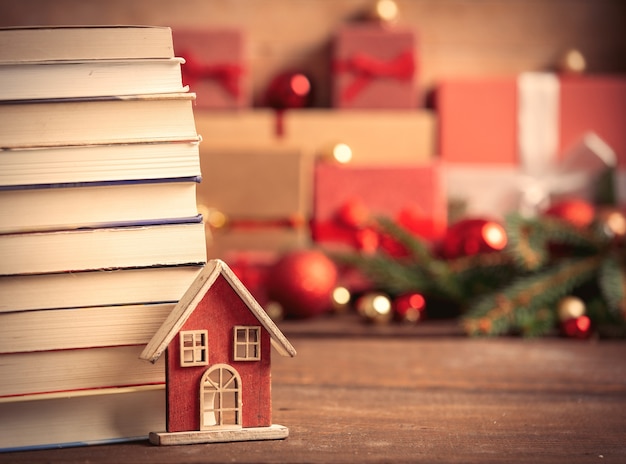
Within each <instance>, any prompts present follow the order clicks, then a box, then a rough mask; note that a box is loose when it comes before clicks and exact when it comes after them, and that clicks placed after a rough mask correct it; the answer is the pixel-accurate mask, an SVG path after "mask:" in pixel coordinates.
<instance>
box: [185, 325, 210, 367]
mask: <svg viewBox="0 0 626 464" xmlns="http://www.w3.org/2000/svg"><path fill="white" fill-rule="evenodd" d="M179 338H180V366H181V367H193V366H208V365H209V333H208V331H207V330H183V331H181V332H180V333H179ZM188 341H190V342H191V345H188V344H187V342H188Z"/></svg>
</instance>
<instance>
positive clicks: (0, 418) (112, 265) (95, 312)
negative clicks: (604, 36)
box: [0, 27, 206, 451]
mask: <svg viewBox="0 0 626 464" xmlns="http://www.w3.org/2000/svg"><path fill="white" fill-rule="evenodd" d="M173 50H174V49H173V43H172V34H171V30H170V29H169V28H164V27H52V28H35V27H34V28H7V29H0V147H1V151H0V257H1V259H0V449H1V450H5V451H6V450H14V449H23V448H37V447H52V446H55V447H56V446H63V445H78V444H88V443H102V442H111V441H119V440H129V439H144V438H146V437H147V435H148V433H149V432H150V431H151V430H160V429H163V428H164V426H165V399H164V398H165V394H164V389H165V378H164V376H165V374H164V369H163V366H162V365H161V364H158V363H157V364H156V365H151V364H149V363H145V362H144V361H140V360H139V354H140V352H141V351H142V349H143V346H144V345H145V344H146V343H147V342H148V341H149V340H150V338H151V337H152V335H153V334H154V332H155V331H156V330H157V329H158V328H159V327H160V325H161V323H162V322H163V321H164V320H165V318H166V316H167V315H168V314H169V312H170V311H171V309H172V308H173V307H174V305H175V304H176V302H177V301H178V300H179V299H180V297H181V296H182V295H183V293H184V292H185V291H186V290H187V288H188V287H189V285H190V284H191V282H192V281H193V280H194V278H195V277H196V276H197V274H198V273H199V272H200V270H201V269H202V266H203V265H204V264H205V263H206V242H205V233H204V225H203V223H202V217H201V216H200V215H199V214H198V210H197V207H196V185H197V183H198V182H199V181H200V159H199V150H198V144H199V142H200V138H199V136H198V134H197V132H196V126H195V123H194V116H193V102H194V97H195V96H194V94H192V93H189V92H188V88H186V87H183V85H182V77H181V65H182V64H183V63H184V62H183V60H181V59H179V58H176V57H175V56H174V52H173Z"/></svg>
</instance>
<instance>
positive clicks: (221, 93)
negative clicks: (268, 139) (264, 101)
mask: <svg viewBox="0 0 626 464" xmlns="http://www.w3.org/2000/svg"><path fill="white" fill-rule="evenodd" d="M172 35H173V38H174V51H175V53H176V55H177V56H181V57H183V58H184V59H185V64H184V65H183V66H182V74H183V84H185V85H189V88H190V90H191V91H192V92H195V93H196V96H197V97H196V107H197V108H207V109H237V108H245V107H249V106H250V105H251V103H250V102H251V97H250V89H249V76H248V69H247V67H246V64H247V63H246V56H245V53H246V52H245V43H244V42H245V39H244V34H243V32H242V31H240V30H238V29H202V30H187V29H183V30H174V31H173V32H172Z"/></svg>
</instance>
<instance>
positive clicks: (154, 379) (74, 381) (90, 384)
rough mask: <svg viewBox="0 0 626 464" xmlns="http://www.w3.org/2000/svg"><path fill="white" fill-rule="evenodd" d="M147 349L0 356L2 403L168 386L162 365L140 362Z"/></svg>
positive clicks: (107, 349) (118, 347)
mask: <svg viewBox="0 0 626 464" xmlns="http://www.w3.org/2000/svg"><path fill="white" fill-rule="evenodd" d="M144 348H145V346H144V345H131V346H114V347H104V348H89V349H77V350H54V351H33V352H29V353H10V354H0V378H2V382H0V401H2V399H5V398H6V399H5V401H9V398H11V397H14V399H15V400H20V399H23V398H20V397H24V396H27V395H41V394H50V393H56V392H63V391H69V390H86V389H92V388H112V387H130V386H137V385H159V384H165V369H164V367H163V362H162V361H158V362H156V363H154V364H152V363H147V362H145V361H142V360H140V359H139V355H140V354H141V351H142V350H143V349H144Z"/></svg>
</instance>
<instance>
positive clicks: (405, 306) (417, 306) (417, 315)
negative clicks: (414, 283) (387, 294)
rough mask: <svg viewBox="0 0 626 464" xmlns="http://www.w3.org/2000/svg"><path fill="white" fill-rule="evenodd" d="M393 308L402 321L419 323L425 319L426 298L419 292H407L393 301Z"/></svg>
mask: <svg viewBox="0 0 626 464" xmlns="http://www.w3.org/2000/svg"><path fill="white" fill-rule="evenodd" d="M393 309H394V311H395V316H396V317H397V318H398V319H399V320H401V321H402V322H410V323H417V322H419V321H421V320H422V319H424V315H425V309H426V299H425V298H424V297H423V296H422V295H421V294H419V293H405V294H404V295H400V296H399V297H397V298H396V299H395V300H394V301H393Z"/></svg>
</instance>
